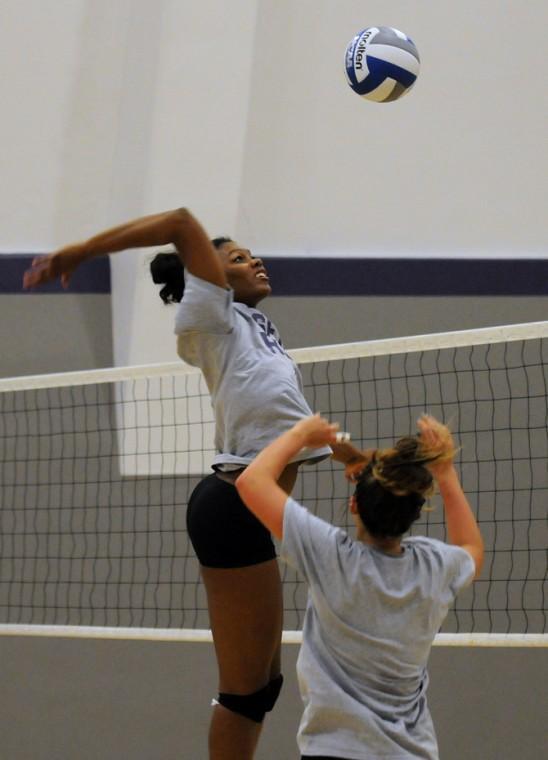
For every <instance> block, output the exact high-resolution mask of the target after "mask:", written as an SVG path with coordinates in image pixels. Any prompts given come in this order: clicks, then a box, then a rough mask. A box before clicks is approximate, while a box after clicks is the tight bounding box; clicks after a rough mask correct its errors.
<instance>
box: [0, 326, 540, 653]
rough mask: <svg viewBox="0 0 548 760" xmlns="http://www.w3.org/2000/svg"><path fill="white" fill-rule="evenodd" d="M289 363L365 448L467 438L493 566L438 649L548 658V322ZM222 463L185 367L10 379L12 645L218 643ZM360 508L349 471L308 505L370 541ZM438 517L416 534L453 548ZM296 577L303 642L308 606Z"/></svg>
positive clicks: (4, 456)
mask: <svg viewBox="0 0 548 760" xmlns="http://www.w3.org/2000/svg"><path fill="white" fill-rule="evenodd" d="M289 353H290V354H291V355H292V356H293V358H294V359H295V361H296V362H297V363H298V364H299V366H300V369H301V372H302V375H303V380H304V385H305V395H306V396H307V399H308V401H309V404H310V406H311V408H312V409H314V410H315V411H321V412H322V414H323V415H325V416H327V417H329V418H331V419H332V420H334V421H337V422H339V423H340V426H341V429H342V430H345V431H348V432H350V434H351V436H352V441H353V443H354V444H355V445H357V446H359V447H363V448H369V447H373V446H387V445H391V444H392V443H393V442H394V440H395V439H397V438H398V437H401V436H403V435H407V434H409V433H410V432H414V431H415V430H416V420H417V418H418V417H419V416H420V414H422V413H423V412H428V413H430V414H433V415H434V416H435V417H437V418H438V419H441V420H443V421H445V422H447V423H448V424H449V425H450V427H451V429H452V430H453V432H454V435H455V438H456V440H457V442H458V444H459V445H460V446H461V449H460V452H459V455H458V460H457V466H458V469H459V471H460V475H461V480H462V484H463V488H464V491H465V492H466V494H467V496H468V498H469V500H470V502H471V504H472V507H473V509H474V512H475V514H476V516H477V520H478V522H479V525H480V528H481V531H482V534H483V537H484V541H485V547H486V553H485V565H484V570H483V573H482V576H481V577H480V579H479V580H477V581H476V582H475V583H474V584H473V585H472V586H471V587H470V588H469V589H467V590H466V591H465V592H464V593H463V594H462V595H461V596H459V598H458V599H457V602H456V605H455V607H454V609H452V610H451V612H450V614H449V615H448V617H447V619H446V621H445V624H444V626H443V629H442V631H441V632H440V634H439V635H438V637H437V641H436V643H438V644H469V643H475V644H485V645H491V644H492V645H496V644H503V645H524V644H530V645H546V644H547V643H548V641H547V639H548V635H547V634H546V611H545V588H546V537H547V533H546V505H547V503H548V481H547V461H548V434H547V428H548V411H547V409H548V391H547V389H548V373H547V357H548V322H537V323H530V324H524V325H512V326H505V327H497V328H488V329H479V330H466V331H459V332H454V333H439V334H434V335H429V336H419V337H409V338H402V339H394V340H392V339H391V340H381V341H370V342H364V343H353V344H341V345H335V346H325V347H316V348H309V349H301V350H295V351H290V352H289ZM213 454H214V450H213V414H212V409H211V405H210V400H209V395H208V391H207V388H206V385H205V383H204V381H203V379H202V377H201V375H200V373H199V372H197V371H196V370H194V369H193V368H190V367H187V366H185V365H183V364H182V363H176V364H164V365H150V366H146V367H133V368H123V369H121V368H120V369H113V370H97V371H93V372H85V373H84V372H77V373H67V374H55V375H47V376H40V377H23V378H14V379H8V380H0V478H1V482H0V634H5V635H49V636H52V635H58V636H69V635H70V636H85V637H94V636H100V637H104V638H112V637H120V638H152V639H160V640H170V639H172V640H209V632H208V629H209V619H208V614H207V604H206V596H205V590H204V588H203V586H202V584H201V581H200V576H199V567H198V563H197V560H196V558H195V556H194V552H193V550H192V547H191V545H190V543H189V540H188V536H187V533H186V528H185V511H186V504H187V502H188V499H189V496H190V494H191V492H192V490H193V488H194V487H195V485H196V484H197V482H198V481H199V480H200V479H201V478H202V477H203V475H204V474H206V473H208V472H210V463H211V460H212V458H213ZM349 494H350V486H349V484H348V482H347V481H346V480H345V478H344V474H343V467H342V466H341V465H340V464H337V463H334V462H332V461H325V462H322V463H321V464H319V465H316V466H311V467H303V468H301V474H300V476H299V479H298V482H297V486H296V488H295V491H294V496H295V498H296V499H297V500H298V501H300V502H301V503H302V504H304V505H305V506H307V507H308V508H309V509H311V510H312V511H314V512H315V513H316V514H318V515H320V516H321V517H323V518H325V519H327V520H329V521H330V522H332V523H334V524H336V525H339V526H341V527H343V528H348V529H349V531H350V532H352V530H353V528H352V527H351V525H352V522H351V520H350V518H349V515H348V512H347V502H348V497H349ZM431 506H432V507H433V509H432V510H429V511H425V512H424V514H423V517H422V518H421V520H420V521H419V522H417V523H416V524H415V526H414V533H417V534H425V535H428V536H433V537H435V538H440V539H442V540H443V539H445V524H444V516H443V507H442V504H441V501H440V499H439V497H437V498H436V497H434V498H433V500H432V504H431ZM219 508H220V509H221V508H222V505H219ZM282 572H283V586H284V603H285V623H284V629H285V633H284V639H285V640H286V641H298V640H299V637H300V633H299V631H300V628H301V624H302V619H303V614H304V609H305V605H306V595H307V590H306V586H305V584H304V582H303V581H302V580H301V579H300V578H299V577H298V576H297V575H296V574H295V573H294V572H293V571H292V570H291V569H290V568H288V567H287V566H284V567H283V568H282Z"/></svg>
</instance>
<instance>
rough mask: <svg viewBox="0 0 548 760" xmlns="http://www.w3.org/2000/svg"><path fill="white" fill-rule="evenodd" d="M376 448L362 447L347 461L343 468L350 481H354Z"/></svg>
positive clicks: (369, 460)
mask: <svg viewBox="0 0 548 760" xmlns="http://www.w3.org/2000/svg"><path fill="white" fill-rule="evenodd" d="M375 451H376V449H364V450H363V451H360V452H359V454H357V455H356V456H354V457H353V458H352V459H351V460H350V461H348V462H347V463H346V465H345V468H344V475H345V477H346V479H347V480H349V481H350V482H351V483H356V482H357V480H358V478H359V477H360V475H361V474H362V472H363V471H364V470H365V468H366V467H367V465H368V464H369V463H370V462H371V460H372V458H373V454H374V453H375Z"/></svg>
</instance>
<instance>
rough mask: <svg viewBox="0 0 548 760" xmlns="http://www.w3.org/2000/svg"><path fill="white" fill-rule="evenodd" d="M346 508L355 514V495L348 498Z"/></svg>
mask: <svg viewBox="0 0 548 760" xmlns="http://www.w3.org/2000/svg"><path fill="white" fill-rule="evenodd" d="M348 508H349V510H350V511H351V512H352V514H353V515H357V514H358V502H357V501H356V497H355V496H351V497H350V498H349V499H348Z"/></svg>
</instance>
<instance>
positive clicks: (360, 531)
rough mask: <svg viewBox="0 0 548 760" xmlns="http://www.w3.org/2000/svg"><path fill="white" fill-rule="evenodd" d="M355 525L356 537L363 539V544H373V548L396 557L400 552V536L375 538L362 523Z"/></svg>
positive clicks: (401, 550)
mask: <svg viewBox="0 0 548 760" xmlns="http://www.w3.org/2000/svg"><path fill="white" fill-rule="evenodd" d="M356 527H357V538H358V540H359V541H363V543H364V544H369V546H374V547H375V549H379V550H380V551H381V552H384V553H385V554H393V555H395V556H396V557H397V556H399V555H400V554H401V553H402V552H403V549H402V545H401V538H376V537H375V536H371V535H370V534H369V533H368V532H367V530H366V529H365V527H364V526H363V525H358V526H356Z"/></svg>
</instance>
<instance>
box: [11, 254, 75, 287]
mask: <svg viewBox="0 0 548 760" xmlns="http://www.w3.org/2000/svg"><path fill="white" fill-rule="evenodd" d="M86 258H87V254H86V251H85V249H84V246H83V244H81V243H75V244H74V245H68V246H66V247H65V248H61V249H60V250H59V251H56V252H55V253H50V254H48V255H46V256H37V257H36V258H35V259H33V261H32V264H31V266H30V269H27V271H26V272H25V274H24V275H23V287H24V288H25V289H29V288H37V287H38V286H39V285H43V284H44V283H46V282H51V281H52V280H56V279H58V278H59V279H60V280H61V284H62V286H63V287H64V288H66V287H68V284H69V280H70V278H71V276H72V273H73V272H74V270H75V269H76V268H77V267H78V266H79V265H80V264H81V263H82V262H83V261H85V260H86Z"/></svg>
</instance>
